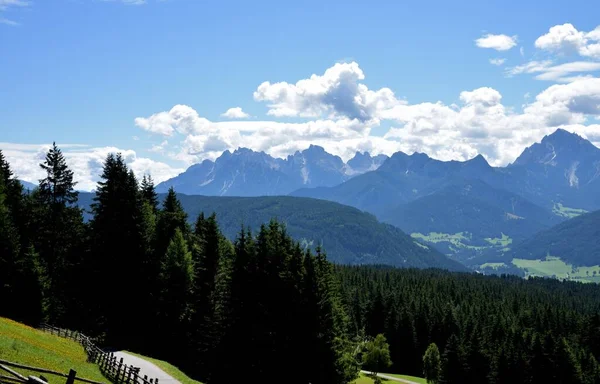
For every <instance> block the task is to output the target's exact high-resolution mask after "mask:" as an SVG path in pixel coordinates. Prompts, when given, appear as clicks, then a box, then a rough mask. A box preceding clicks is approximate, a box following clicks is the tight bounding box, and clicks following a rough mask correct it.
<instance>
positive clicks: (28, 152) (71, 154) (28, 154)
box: [0, 143, 183, 191]
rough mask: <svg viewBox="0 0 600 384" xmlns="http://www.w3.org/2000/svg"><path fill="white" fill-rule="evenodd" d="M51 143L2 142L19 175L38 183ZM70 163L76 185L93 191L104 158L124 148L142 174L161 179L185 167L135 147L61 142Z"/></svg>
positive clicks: (133, 167) (138, 173)
mask: <svg viewBox="0 0 600 384" xmlns="http://www.w3.org/2000/svg"><path fill="white" fill-rule="evenodd" d="M50 147H51V145H50V144H12V143H0V149H2V152H3V153H4V155H5V156H6V158H7V160H8V161H9V162H10V164H11V167H12V169H13V170H14V172H15V173H16V175H17V176H18V177H19V178H20V179H22V180H25V181H29V182H32V183H34V184H37V183H38V180H39V179H41V178H43V177H44V176H45V174H44V171H43V170H42V169H41V168H40V167H39V164H40V163H41V162H43V161H44V158H45V156H46V152H47V151H48V149H50ZM59 147H60V148H61V150H62V151H63V153H64V155H65V158H66V160H67V163H68V165H69V167H70V168H71V169H72V170H73V173H74V179H75V181H76V182H77V186H76V188H77V189H79V190H83V191H91V190H93V189H95V188H96V185H97V182H98V181H99V180H100V174H101V173H102V166H103V164H104V160H105V159H106V156H107V155H108V154H109V153H117V152H120V153H121V154H122V155H123V157H124V159H125V161H126V163H127V165H128V166H129V167H130V168H131V169H133V171H134V172H135V173H136V175H138V176H139V177H141V176H142V175H143V174H151V175H152V177H153V178H154V180H155V181H156V182H157V183H158V182H161V181H164V180H167V179H169V178H171V177H173V176H176V175H177V174H179V173H181V172H183V169H182V168H174V167H171V166H169V165H168V164H165V163H162V162H159V161H155V160H152V159H148V158H143V157H139V156H137V154H136V152H135V151H133V150H124V149H119V148H116V147H101V148H92V147H88V146H86V145H72V144H66V145H60V144H59Z"/></svg>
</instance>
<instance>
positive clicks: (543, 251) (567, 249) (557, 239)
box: [508, 211, 600, 266]
mask: <svg viewBox="0 0 600 384" xmlns="http://www.w3.org/2000/svg"><path fill="white" fill-rule="evenodd" d="M508 256H510V257H512V258H517V259H528V260H535V259H540V260H543V259H545V258H546V256H555V257H559V258H560V259H561V260H562V261H564V262H565V263H569V264H573V265H575V266H594V265H599V264H600V211H595V212H591V213H586V214H583V215H581V216H578V217H575V218H573V219H570V220H567V221H565V222H563V223H560V224H558V225H556V226H554V227H552V228H550V229H547V230H545V231H542V232H540V233H537V234H535V235H534V236H532V237H531V238H529V239H527V240H525V241H523V242H521V243H519V244H517V245H516V246H515V247H514V248H513V250H512V252H510V253H509V254H508Z"/></svg>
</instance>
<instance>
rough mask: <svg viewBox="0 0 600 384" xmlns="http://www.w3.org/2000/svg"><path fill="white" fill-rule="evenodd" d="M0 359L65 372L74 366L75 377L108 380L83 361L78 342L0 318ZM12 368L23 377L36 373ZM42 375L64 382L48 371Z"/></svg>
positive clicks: (37, 374) (53, 380)
mask: <svg viewBox="0 0 600 384" xmlns="http://www.w3.org/2000/svg"><path fill="white" fill-rule="evenodd" d="M0 305H1V304H0ZM0 359H2V360H8V361H11V362H14V363H18V364H23V365H28V366H32V367H37V368H45V369H50V370H53V371H57V372H62V373H66V374H68V373H69V370H70V369H74V370H75V371H77V376H79V377H83V378H86V379H91V380H95V381H100V382H103V383H108V382H109V381H108V380H107V379H106V378H105V377H104V376H103V375H102V373H100V370H99V369H98V366H96V365H95V364H91V363H88V362H87V355H86V354H85V351H84V350H83V347H82V346H81V345H80V344H79V343H77V342H75V341H72V340H68V339H65V338H62V337H58V336H54V335H51V334H49V333H45V332H42V331H39V330H37V329H34V328H30V327H28V326H26V325H23V324H20V323H17V322H15V321H12V320H9V319H5V318H1V317H0ZM15 371H17V372H19V373H21V374H22V375H25V376H29V375H34V376H38V377H39V375H40V374H39V373H35V372H28V371H25V370H22V369H18V368H16V369H15ZM43 376H44V377H46V378H47V379H48V380H49V382H50V384H64V383H65V380H66V379H65V378H63V377H59V376H54V375H49V374H43Z"/></svg>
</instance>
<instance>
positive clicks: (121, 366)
mask: <svg viewBox="0 0 600 384" xmlns="http://www.w3.org/2000/svg"><path fill="white" fill-rule="evenodd" d="M121 368H123V358H122V357H121V360H119V366H118V368H117V380H116V381H117V383H118V382H119V377H120V376H121Z"/></svg>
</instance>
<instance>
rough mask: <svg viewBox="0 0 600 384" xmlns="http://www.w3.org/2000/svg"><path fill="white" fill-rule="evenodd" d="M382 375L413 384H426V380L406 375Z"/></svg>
mask: <svg viewBox="0 0 600 384" xmlns="http://www.w3.org/2000/svg"><path fill="white" fill-rule="evenodd" d="M384 375H387V376H392V377H397V378H399V379H404V380H409V381H414V382H415V383H421V384H427V380H425V379H424V378H422V377H415V376H407V375H396V374H395V373H384Z"/></svg>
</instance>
